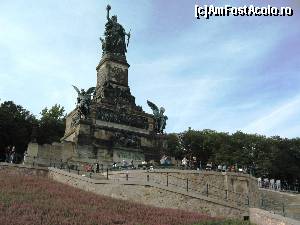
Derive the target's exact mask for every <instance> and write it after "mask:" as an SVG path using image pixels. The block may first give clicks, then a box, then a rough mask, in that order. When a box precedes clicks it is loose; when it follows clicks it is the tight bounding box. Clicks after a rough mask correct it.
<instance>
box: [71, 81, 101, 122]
mask: <svg viewBox="0 0 300 225" xmlns="http://www.w3.org/2000/svg"><path fill="white" fill-rule="evenodd" d="M72 86H73V88H74V89H75V91H76V92H77V94H78V96H77V108H78V109H79V112H80V113H81V115H83V117H84V118H87V116H88V115H89V113H90V105H91V100H92V94H94V93H95V90H96V88H95V87H90V88H89V89H88V90H87V91H85V90H84V89H81V91H79V89H78V88H77V87H76V86H74V85H72Z"/></svg>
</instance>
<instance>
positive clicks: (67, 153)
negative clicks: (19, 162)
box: [25, 142, 74, 166]
mask: <svg viewBox="0 0 300 225" xmlns="http://www.w3.org/2000/svg"><path fill="white" fill-rule="evenodd" d="M73 155H74V146H73V144H72V143H71V142H62V143H56V142H55V143H52V144H51V145H50V144H44V145H39V144H37V143H29V144H28V148H27V156H26V157H25V164H27V165H34V164H35V165H41V166H49V165H50V163H60V162H61V161H63V162H65V161H68V160H69V159H70V158H71V157H72V156H73Z"/></svg>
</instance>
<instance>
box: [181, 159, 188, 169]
mask: <svg viewBox="0 0 300 225" xmlns="http://www.w3.org/2000/svg"><path fill="white" fill-rule="evenodd" d="M181 165H182V166H183V167H184V168H187V165H188V160H187V158H186V157H184V158H183V159H182V160H181Z"/></svg>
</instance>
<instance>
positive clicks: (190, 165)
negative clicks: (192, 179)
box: [180, 157, 250, 173]
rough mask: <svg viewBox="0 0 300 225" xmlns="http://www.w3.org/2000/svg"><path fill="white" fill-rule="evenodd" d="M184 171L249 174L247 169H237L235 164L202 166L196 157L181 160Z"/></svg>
mask: <svg viewBox="0 0 300 225" xmlns="http://www.w3.org/2000/svg"><path fill="white" fill-rule="evenodd" d="M180 166H181V167H182V168H184V169H197V170H207V171H218V172H236V173H237V172H239V173H249V172H250V171H249V169H248V168H247V167H238V165H237V164H235V165H230V166H227V165H226V164H214V163H213V162H207V163H205V164H203V163H202V162H201V161H200V162H197V158H196V157H192V158H191V159H190V160H189V159H188V158H187V157H184V158H183V159H182V160H181V165H180Z"/></svg>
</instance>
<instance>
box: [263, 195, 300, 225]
mask: <svg viewBox="0 0 300 225" xmlns="http://www.w3.org/2000/svg"><path fill="white" fill-rule="evenodd" d="M259 192H260V197H261V198H260V207H261V208H263V209H265V210H267V211H270V212H273V213H276V214H280V215H284V216H286V217H290V218H294V219H297V220H300V195H299V194H295V193H285V192H279V191H273V190H268V189H259ZM299 224H300V222H299Z"/></svg>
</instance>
